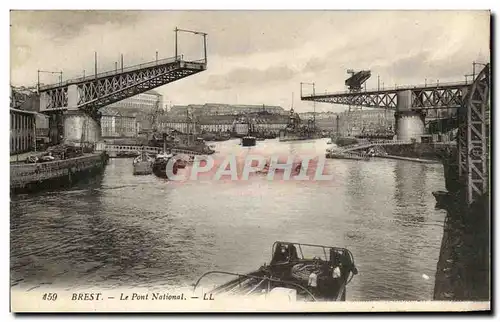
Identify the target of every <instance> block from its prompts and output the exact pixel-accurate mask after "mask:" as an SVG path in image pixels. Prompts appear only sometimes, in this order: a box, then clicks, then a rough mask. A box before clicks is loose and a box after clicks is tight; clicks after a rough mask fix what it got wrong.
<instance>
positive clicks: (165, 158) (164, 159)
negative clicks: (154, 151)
mask: <svg viewBox="0 0 500 322" xmlns="http://www.w3.org/2000/svg"><path fill="white" fill-rule="evenodd" d="M173 156H174V155H173V154H171V153H170V154H162V153H160V154H158V155H157V156H156V158H155V160H154V162H153V166H152V168H153V173H154V174H155V175H156V176H157V177H160V178H168V173H167V165H168V163H169V161H170V160H171V159H172V158H173ZM178 162H179V160H177V161H175V163H174V164H173V168H172V174H174V175H176V174H177V170H178V169H179V167H178Z"/></svg>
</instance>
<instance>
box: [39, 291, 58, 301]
mask: <svg viewBox="0 0 500 322" xmlns="http://www.w3.org/2000/svg"><path fill="white" fill-rule="evenodd" d="M42 299H43V300H44V301H55V300H57V293H45V294H43V297H42Z"/></svg>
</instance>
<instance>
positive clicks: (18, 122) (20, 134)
mask: <svg viewBox="0 0 500 322" xmlns="http://www.w3.org/2000/svg"><path fill="white" fill-rule="evenodd" d="M36 114H37V113H35V112H31V111H24V110H18V109H14V108H11V109H10V154H18V153H23V152H28V151H32V150H34V148H35V144H36V141H35V140H36Z"/></svg>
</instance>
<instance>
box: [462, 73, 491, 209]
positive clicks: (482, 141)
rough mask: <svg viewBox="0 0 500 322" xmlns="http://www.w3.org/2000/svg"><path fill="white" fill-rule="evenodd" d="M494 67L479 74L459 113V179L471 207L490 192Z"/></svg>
mask: <svg viewBox="0 0 500 322" xmlns="http://www.w3.org/2000/svg"><path fill="white" fill-rule="evenodd" d="M489 108H490V66H489V64H487V65H486V66H485V67H484V68H483V70H482V71H481V72H480V73H479V75H478V76H477V78H476V79H475V80H474V83H473V84H472V86H471V87H470V89H469V91H468V92H467V94H466V96H465V97H464V101H463V105H462V106H461V108H460V109H459V110H458V119H459V127H458V138H457V140H458V158H459V159H458V163H459V176H460V178H461V179H462V180H464V181H465V183H466V189H467V191H466V198H467V203H468V204H470V203H472V202H473V201H474V200H477V198H478V197H481V196H482V195H484V194H486V193H487V192H488V191H489V169H488V167H489V151H488V146H489V128H488V125H489V113H488V111H489Z"/></svg>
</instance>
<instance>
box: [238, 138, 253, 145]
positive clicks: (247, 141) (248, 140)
mask: <svg viewBox="0 0 500 322" xmlns="http://www.w3.org/2000/svg"><path fill="white" fill-rule="evenodd" d="M256 141H257V139H256V138H254V137H244V138H242V139H241V145H242V146H255V144H256Z"/></svg>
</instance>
